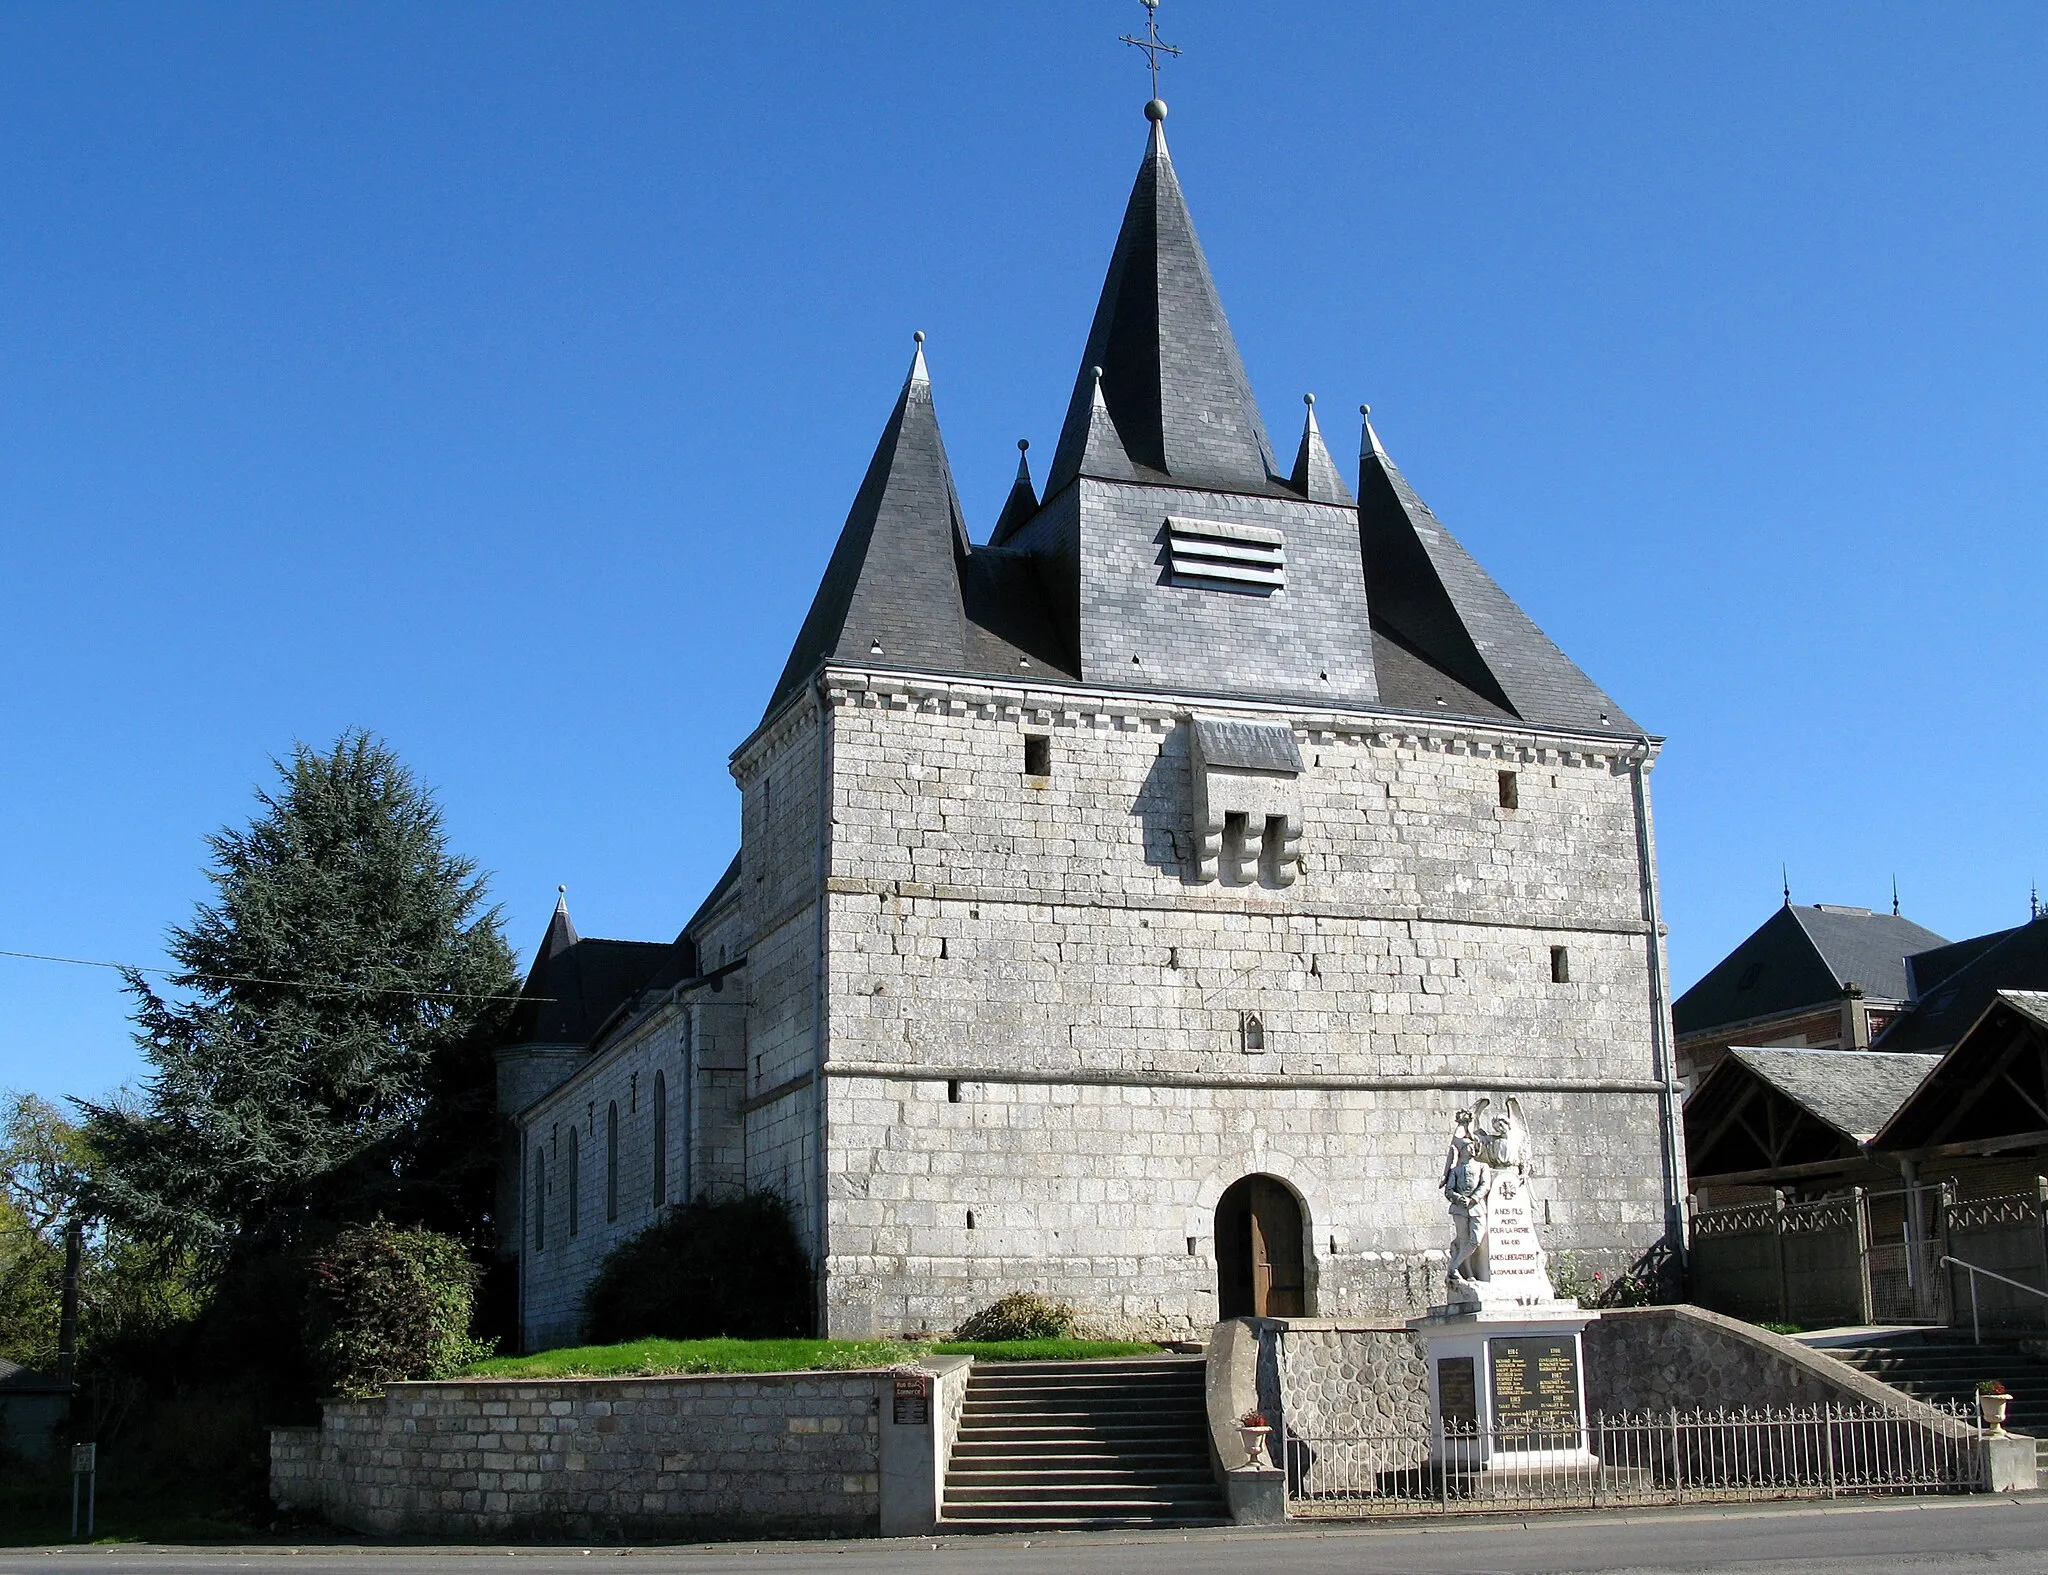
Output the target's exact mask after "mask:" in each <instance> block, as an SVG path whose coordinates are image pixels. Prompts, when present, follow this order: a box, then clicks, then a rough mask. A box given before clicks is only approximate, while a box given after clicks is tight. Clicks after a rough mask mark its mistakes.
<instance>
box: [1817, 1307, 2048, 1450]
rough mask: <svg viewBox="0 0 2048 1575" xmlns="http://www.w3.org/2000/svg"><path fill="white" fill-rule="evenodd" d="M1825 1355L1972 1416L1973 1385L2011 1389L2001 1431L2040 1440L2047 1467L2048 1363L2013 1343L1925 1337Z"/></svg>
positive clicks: (1836, 1350) (1830, 1350)
mask: <svg viewBox="0 0 2048 1575" xmlns="http://www.w3.org/2000/svg"><path fill="white" fill-rule="evenodd" d="M1825 1354H1827V1355H1829V1356H1832V1357H1834V1358H1835V1359H1836V1360H1837V1361H1841V1362H1846V1363H1848V1365H1849V1366H1851V1367H1853V1368H1855V1369H1856V1370H1857V1371H1858V1372H1861V1373H1867V1374H1869V1375H1870V1376H1871V1377H1872V1378H1875V1379H1877V1380H1879V1381H1880V1382H1882V1383H1887V1384H1890V1385H1891V1386H1892V1387H1893V1388H1894V1389H1898V1390H1902V1391H1904V1392H1905V1393H1906V1394H1909V1395H1911V1396H1912V1397H1913V1398H1914V1399H1916V1400H1926V1401H1932V1402H1937V1403H1939V1402H1944V1401H1952V1402H1955V1403H1957V1404H1960V1405H1965V1406H1968V1407H1969V1408H1970V1410H1971V1414H1972V1415H1973V1416H1974V1415H1975V1412H1976V1405H1977V1385H1978V1384H1979V1383H1981V1382H1982V1381H1983V1380H1985V1379H1987V1378H1996V1379H1997V1380H1999V1382H2001V1383H2003V1384H2004V1385H2005V1387H2006V1388H2007V1389H2009V1390H2011V1391H2012V1404H2011V1405H2010V1406H2008V1407H2007V1409H2006V1413H2005V1425H2006V1427H2007V1428H2008V1430H2010V1431H2012V1432H2015V1433H2024V1434H2026V1435H2028V1436H2030V1437H2033V1438H2038V1439H2040V1440H2041V1444H2040V1449H2039V1452H2040V1455H2041V1459H2042V1463H2043V1464H2044V1465H2048V1359H2044V1358H2042V1357H2038V1356H2033V1355H2030V1354H2028V1353H2027V1352H2025V1351H2022V1350H2021V1349H2019V1347H2017V1346H2013V1345H2000V1344H1996V1343H1991V1342H1987V1343H1985V1344H1983V1345H1972V1344H1970V1343H1969V1342H1968V1341H1965V1340H1955V1339H1942V1338H1928V1337H1925V1336H1920V1337H1913V1338H1907V1339H1902V1340H1893V1341H1884V1342H1878V1343H1873V1344H1870V1345H1846V1346H1830V1347H1828V1348H1827V1349H1826V1353H1825Z"/></svg>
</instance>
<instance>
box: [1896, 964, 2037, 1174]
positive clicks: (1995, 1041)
mask: <svg viewBox="0 0 2048 1575" xmlns="http://www.w3.org/2000/svg"><path fill="white" fill-rule="evenodd" d="M2043 1030H2048V992H2043V991H2039V990H1996V991H1993V992H1992V995H1991V997H1990V999H1989V1000H1988V1001H1986V1002H1985V1003H1984V1005H1983V1007H1982V1009H1981V1010H1979V1011H1978V1012H1977V1013H1976V1014H1975V1015H1974V1016H1973V1017H1972V1018H1971V1020H1970V1022H1969V1024H1968V1026H1967V1027H1965V1028H1964V1029H1963V1031H1962V1032H1961V1033H1959V1034H1958V1035H1957V1036H1956V1042H1955V1043H1954V1045H1952V1046H1951V1047H1950V1048H1949V1050H1948V1051H1947V1053H1946V1054H1943V1055H1939V1056H1936V1057H1934V1060H1935V1061H1936V1062H1937V1063H1938V1064H1937V1065H1936V1067H1935V1069H1934V1070H1933V1072H1931V1073H1930V1074H1928V1077H1927V1081H1926V1082H1925V1083H1923V1084H1922V1085H1921V1087H1920V1090H1919V1093H1918V1094H1917V1096H1916V1097H1914V1098H1913V1099H1910V1100H1908V1101H1907V1102H1906V1103H1905V1104H1904V1105H1902V1106H1900V1107H1899V1109H1898V1110H1897V1111H1896V1112H1895V1113H1894V1114H1893V1116H1892V1118H1891V1120H1889V1121H1888V1122H1886V1123H1885V1125H1884V1128H1883V1130H1882V1131H1880V1132H1879V1133H1878V1146H1881V1147H1883V1148H1886V1149H1895V1150H1903V1151H1911V1150H1913V1149H1918V1148H1925V1147H1930V1146H1935V1145H1941V1144H1948V1143H1957V1142H1961V1143H1971V1142H1979V1141H1982V1140H1984V1139H1987V1138H1991V1139H1996V1138H2001V1137H2017V1136H2022V1135H2026V1134H2032V1133H2037V1132H2038V1131H2039V1130H2040V1129H2041V1127H2042V1125H2043V1122H2042V1120H2041V1117H2040V1114H2039V1112H2040V1110H2041V1108H2042V1106H2043V1104H2044V1102H2048V1064H2044V1063H2048V1056H2044V1055H2043V1053H2042V1051H2041V1049H2040V1048H2038V1047H2039V1046H2041V1045H2042V1043H2043V1038H2044V1036H2043ZM2029 1039H2030V1040H2031V1041H2032V1043H2033V1046H2034V1047H2036V1048H2033V1050H2032V1053H2028V1051H2029V1045H2028V1043H2027V1041H2028V1040H2029ZM2001 1068H2002V1069H2003V1075H2002V1076H2001V1075H1997V1074H1998V1073H1999V1071H2000V1069H2001Z"/></svg>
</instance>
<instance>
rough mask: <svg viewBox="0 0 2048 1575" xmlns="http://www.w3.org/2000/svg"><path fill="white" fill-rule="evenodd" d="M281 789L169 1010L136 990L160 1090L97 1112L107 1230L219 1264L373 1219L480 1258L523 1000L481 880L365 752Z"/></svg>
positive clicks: (403, 787)
mask: <svg viewBox="0 0 2048 1575" xmlns="http://www.w3.org/2000/svg"><path fill="white" fill-rule="evenodd" d="M277 768H278V774H279V778H280V781H279V783H278V784H277V785H276V786H275V787H273V788H272V789H271V790H270V791H267V792H265V791H260V790H259V792H258V795H257V797H258V801H259V805H260V810H259V813H258V814H257V815H256V817H255V818H254V819H253V821H252V822H251V823H250V824H249V826H248V827H247V828H246V829H244V830H234V829H226V830H222V831H221V832H219V833H217V834H216V835H214V836H213V837H212V838H210V839H209V844H210V846H211V848H212V852H213V859H212V863H211V866H210V868H209V870H208V876H209V878H210V879H211V881H212V882H213V885H214V898H213V900H212V901H210V902H207V903H203V904H202V905H201V906H200V907H199V910H198V912H197V914H196V916H195V917H194V919H193V921H192V923H191V924H190V925H189V926H187V927H184V928H179V929H175V930H173V931H172V932H171V939H170V952H171V954H172V956H173V957H174V958H175V959H176V962H177V964H178V968H179V971H178V972H177V973H176V974H175V975H174V976H173V979H172V984H173V986H174V989H173V990H172V991H171V992H169V993H168V996H166V995H159V994H158V993H157V992H156V991H155V990H154V989H152V988H151V987H150V986H149V985H148V984H147V983H146V982H145V981H144V980H143V979H142V977H141V976H140V975H139V974H133V973H131V974H130V975H129V977H128V988H129V990H130V992H131V993H132V994H133V995H134V997H135V1001H136V1011H135V1016H136V1023H137V1034H136V1040H137V1043H138V1044H139V1045H140V1046H141V1049H142V1051H143V1054H144V1055H145V1056H146V1057H147V1059H148V1060H149V1062H150V1063H151V1065H152V1067H153V1068H154V1071H153V1073H152V1075H151V1076H150V1077H149V1078H148V1079H147V1080H146V1083H145V1086H144V1092H143V1093H142V1095H141V1096H140V1097H139V1098H136V1099H134V1100H131V1101H126V1102H109V1103H106V1104H98V1105H95V1104H84V1105H83V1108H84V1110H85V1112H86V1114H87V1117H88V1124H87V1131H88V1135H89V1138H90V1142H91V1146H92V1149H93V1151H94V1153H95V1154H96V1155H97V1156H98V1164H97V1165H96V1167H95V1175H94V1178H93V1184H94V1189H95V1203H96V1207H97V1208H98V1210H99V1211H100V1212H101V1213H102V1214H103V1215H104V1216H105V1217H107V1218H109V1219H111V1220H113V1221H115V1222H117V1223H118V1224H119V1225H120V1226H121V1227H122V1228H124V1229H126V1230H127V1231H129V1232H131V1233H133V1234H134V1235H136V1236H138V1237H141V1238H143V1239H145V1240H150V1241H155V1242H158V1243H160V1244H162V1245H164V1246H166V1247H171V1248H176V1249H178V1250H181V1251H183V1252H185V1253H187V1254H196V1255H197V1256H198V1257H199V1258H200V1259H201V1260H202V1261H211V1262H213V1263H215V1264H221V1263H224V1262H225V1261H226V1260H228V1259H229V1258H230V1257H236V1256H243V1255H246V1254H247V1253H249V1252H251V1251H255V1252H267V1251H270V1250H273V1249H277V1248H287V1249H288V1248H292V1247H296V1246H299V1245H303V1244H305V1243H308V1242H311V1241H315V1240H318V1239H321V1238H323V1237H325V1236H326V1235H328V1234H331V1232H332V1231H333V1230H334V1229H336V1228H338V1227H340V1226H344V1225H348V1224H354V1223H360V1222H363V1221H367V1220H370V1219H373V1218H377V1217H379V1216H382V1217H386V1218H390V1219H392V1220H394V1221H401V1222H405V1223H415V1222H417V1223H424V1224H429V1225H433V1226H435V1227H436V1228H440V1229H447V1230H454V1231H456V1232H457V1233H459V1234H462V1235H464V1236H466V1237H469V1238H470V1239H472V1240H477V1241H480V1240H482V1239H483V1237H484V1235H485V1233H486V1231H487V1226H488V1221H487V1219H486V1218H485V1217H484V1216H485V1215H486V1214H487V1211H488V1208H489V1197H490V1186H489V1175H490V1144H491V1141H492V1136H493V1128H492V1123H491V1120H490V1118H489V1089H488V1078H489V1056H488V1054H487V1053H484V1052H483V1048H482V1047H485V1046H487V1044H488V1042H489V1039H490V1037H491V1035H492V1033H493V1031H494V1029H495V1027H496V1025H497V1024H498V1023H499V1022H500V1021H502V1018H503V1015H504V1013H505V1011H506V1010H507V1007H508V1005H509V998H510V997H511V996H512V995H513V993H514V991H515V989H516V983H517V981H516V977H515V975H514V972H513V963H512V955H511V952H510V949H509V948H508V947H507V946H506V944H505V940H504V937H503V935H502V933H501V931H500V927H499V920H498V912H497V910H496V909H495V908H491V907H488V906H486V889H485V881H484V878H483V877H482V876H481V875H480V874H479V873H478V872H477V868H476V866H475V864H474V863H473V862H472V861H470V860H468V859H465V858H460V857H457V856H456V855H454V854H452V853H450V852H449V851H448V849H447V846H446V843H445V838H444V834H443V827H442V821H441V815H440V812H439V810H438V809H437V808H436V806H435V804H434V801H433V799H432V796H431V795H430V794H429V793H428V792H427V791H426V790H425V789H424V788H422V787H421V786H420V785H419V784H418V783H417V782H416V781H415V780H414V778H413V776H412V775H411V773H410V772H409V771H407V770H406V768H405V766H404V765H403V763H402V762H401V761H400V760H399V759H398V757H397V756H396V755H395V754H393V753H392V751H391V750H390V749H388V748H387V747H386V746H385V745H384V744H383V743H381V742H380V741H378V740H376V739H373V738H371V737H370V736H369V735H368V734H366V733H363V732H354V733H349V734H346V735H344V736H343V737H342V738H341V739H339V740H338V741H337V742H336V743H335V745H334V746H333V747H332V748H331V749H328V750H325V751H322V750H316V749H312V748H308V747H307V746H305V745H299V746H297V747H296V748H295V749H294V751H293V753H292V756H291V759H290V760H289V761H281V762H278V763H277ZM480 1081H481V1082H482V1083H483V1084H484V1086H482V1087H478V1086H476V1085H478V1084H479V1082H480ZM473 1113H474V1114H473ZM451 1149H453V1150H459V1151H451Z"/></svg>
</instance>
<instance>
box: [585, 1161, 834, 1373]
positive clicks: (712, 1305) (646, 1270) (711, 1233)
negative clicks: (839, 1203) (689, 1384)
mask: <svg viewBox="0 0 2048 1575" xmlns="http://www.w3.org/2000/svg"><path fill="white" fill-rule="evenodd" d="M811 1322H812V1308H811V1265H810V1260H809V1258H808V1257H807V1256H806V1255H805V1253H804V1249H803V1244H802V1243H801V1242H800V1241H798V1240H797V1234H796V1225H795V1222H794V1221H793V1220H791V1218H790V1215H789V1205H788V1204H787V1203H785V1202H783V1200H782V1199H781V1198H780V1197H778V1196H777V1195H776V1194H774V1193H772V1192H749V1193H744V1194H742V1195H741V1196H739V1197H737V1198H727V1199H723V1200H721V1201H719V1202H715V1203H714V1202H712V1201H710V1200H709V1199H706V1198H698V1199H697V1200H696V1201H695V1202H694V1203H685V1204H683V1205H681V1206H680V1207H678V1208H674V1209H671V1210H670V1211H669V1213H668V1214H667V1216H666V1217H664V1218H663V1219H661V1220H658V1221H656V1222H655V1223H654V1224H652V1225H650V1226H648V1227H647V1229H645V1230H643V1231H641V1232H640V1233H639V1234H638V1235H637V1236H632V1237H629V1238H628V1239H627V1240H625V1241H623V1242H621V1243H619V1245H618V1246H617V1247H615V1248H613V1249H612V1251H611V1253H610V1254H609V1255H608V1256H607V1257H606V1258H605V1260H604V1263H603V1264H602V1265H601V1266H600V1267H599V1268H598V1271H597V1275H596V1278H594V1279H593V1280H592V1281H591V1282H590V1288H589V1289H588V1290H586V1291H585V1292H584V1293H583V1328H584V1335H585V1338H587V1339H588V1340H589V1341H590V1342H591V1343H592V1344H594V1345H612V1344H616V1343H618V1342H620V1341H625V1340H645V1339H667V1340H706V1339H714V1338H717V1337H719V1336H731V1337H733V1338H737V1339H745V1340H770V1339H787V1338H790V1337H793V1336H798V1335H807V1334H809V1333H810V1332H811Z"/></svg>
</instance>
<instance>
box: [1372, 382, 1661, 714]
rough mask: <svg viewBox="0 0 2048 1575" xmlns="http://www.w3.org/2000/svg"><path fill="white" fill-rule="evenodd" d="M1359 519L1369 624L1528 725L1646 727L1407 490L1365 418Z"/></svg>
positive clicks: (1411, 489)
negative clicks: (1575, 661) (1539, 625)
mask: <svg viewBox="0 0 2048 1575" xmlns="http://www.w3.org/2000/svg"><path fill="white" fill-rule="evenodd" d="M1359 450H1360V452H1359V458H1358V472H1359V474H1358V522H1359V533H1360V536H1361V538H1362V540H1363V542H1364V548H1365V585H1366V594H1367V596H1368V597H1369V598H1370V601H1371V606H1372V620H1373V624H1374V626H1375V627H1384V628H1385V629H1386V630H1387V631H1388V633H1389V634H1391V635H1392V636H1393V637H1394V638H1395V639H1397V640H1398V641H1399V642H1400V643H1401V644H1402V645H1403V646H1404V647H1405V648H1406V649H1407V650H1409V651H1410V652H1412V653H1414V654H1416V655H1419V656H1421V657H1422V658H1424V659H1425V660H1426V661H1427V662H1428V663H1429V664H1430V665H1431V666H1433V667H1435V668H1437V669H1438V670H1439V671H1441V672H1444V673H1446V674H1448V675H1449V676H1451V677H1453V678H1455V679H1457V680H1458V682H1459V683H1460V684H1462V685H1464V686H1465V687H1466V688H1467V689H1469V690H1471V691H1472V692H1473V693H1474V694H1477V695H1479V696H1480V697H1481V698H1483V699H1484V700H1486V701H1487V703H1488V704H1489V705H1491V706H1494V707H1497V708H1499V709H1502V710H1505V711H1507V712H1509V713H1510V714H1512V715H1514V716H1517V717H1520V718H1521V719H1522V720H1523V721H1525V722H1538V723H1551V724H1553V725H1557V726H1563V727H1571V728H1580V729H1584V730H1586V731H1588V732H1612V733H1616V734H1619V735H1622V736H1627V735H1629V734H1640V733H1641V732H1642V729H1641V728H1640V727H1638V726H1637V725H1636V723H1635V722H1634V721H1633V720H1632V719H1631V718H1630V717H1629V716H1628V714H1627V713H1626V712H1624V711H1623V710H1622V709H1621V707H1620V706H1618V705H1616V704H1615V703H1614V701H1613V700H1611V699H1610V698H1609V697H1608V695H1607V692H1606V691H1605V690H1603V689H1602V688H1600V686H1599V685H1598V684H1596V683H1594V682H1593V681H1592V680H1591V679H1590V678H1588V677H1587V676H1586V675H1585V674H1584V673H1582V672H1581V671H1579V669H1578V668H1577V667H1576V666H1575V665H1574V664H1573V663H1572V661H1571V659H1570V658H1569V657H1567V656H1566V655H1565V654H1564V652H1562V651H1560V650H1559V649H1558V648H1557V646H1556V645H1554V644H1553V643H1552V642H1551V640H1550V637H1549V636H1548V635H1546V634H1545V633H1544V632H1543V631H1542V630H1541V629H1539V628H1537V627H1536V625H1535V623H1534V622H1533V621H1532V620H1531V619H1530V617H1529V615H1528V614H1527V613H1525V612H1523V611H1522V609H1521V608H1520V607H1518V606H1516V605H1515V602H1514V601H1513V599H1512V598H1510V597H1509V596H1508V594H1507V592H1505V591H1503V590H1502V589H1501V588H1500V586H1499V585H1497V584H1495V583H1494V581H1493V579H1492V577H1491V576H1489V575H1488V574H1487V572H1486V571H1485V570H1484V569H1482V568H1480V567H1479V565H1478V563H1477V562H1476V561H1475V560H1474V559H1473V557H1472V555H1471V554H1470V553H1468V552H1467V551H1466V550H1465V549H1464V547H1463V546H1461V545H1460V544H1459V542H1458V540H1457V538H1456V537H1454V536H1453V535H1452V534H1451V533H1450V532H1449V531H1448V530H1446V529H1444V526H1443V523H1442V522H1441V521H1440V520H1438V519H1437V517H1436V515H1435V514H1433V513H1432V512H1431V511H1430V507H1429V505H1428V504H1427V503H1424V502H1423V501H1422V499H1421V497H1420V496H1418V495H1417V493H1416V491H1415V489H1414V488H1413V487H1411V486H1410V485H1409V484H1408V479H1407V478H1406V477H1405V476H1403V475H1402V474H1401V472H1400V470H1399V469H1398V468H1397V467H1396V466H1395V464H1394V462H1393V460H1392V459H1390V458H1389V457H1388V456H1387V452H1386V450H1385V449H1384V448H1382V447H1381V446H1380V441H1379V436H1378V434H1377V433H1375V432H1374V431H1373V429H1372V421H1371V418H1370V417H1368V418H1367V419H1366V422H1365V425H1364V428H1363V431H1362V432H1361V435H1360V444H1359Z"/></svg>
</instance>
